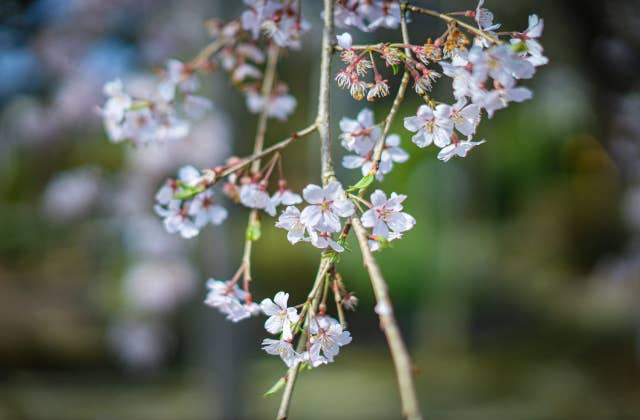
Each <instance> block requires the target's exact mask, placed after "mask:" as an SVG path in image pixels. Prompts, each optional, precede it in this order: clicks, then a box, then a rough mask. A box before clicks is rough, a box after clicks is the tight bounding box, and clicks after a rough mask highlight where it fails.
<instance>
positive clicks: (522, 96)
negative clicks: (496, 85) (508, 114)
mask: <svg viewBox="0 0 640 420" xmlns="http://www.w3.org/2000/svg"><path fill="white" fill-rule="evenodd" d="M532 96H533V94H532V93H531V91H530V90H529V89H527V88H525V87H503V88H500V89H494V90H492V91H490V92H487V95H486V96H485V98H484V100H483V102H482V107H483V108H484V109H486V110H487V114H488V115H489V118H491V117H493V114H494V112H495V111H497V110H499V109H503V108H506V107H507V106H508V105H509V102H524V101H526V100H528V99H531V97H532Z"/></svg>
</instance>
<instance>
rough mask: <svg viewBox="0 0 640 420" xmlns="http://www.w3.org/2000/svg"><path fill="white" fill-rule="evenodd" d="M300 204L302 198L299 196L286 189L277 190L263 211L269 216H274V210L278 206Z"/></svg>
mask: <svg viewBox="0 0 640 420" xmlns="http://www.w3.org/2000/svg"><path fill="white" fill-rule="evenodd" d="M300 203H302V197H300V194H296V193H294V192H293V191H291V190H288V189H286V188H281V189H279V190H278V191H277V192H276V193H275V194H273V195H272V196H271V199H270V200H269V204H268V205H267V206H266V207H265V211H266V212H267V213H268V214H269V215H270V216H275V215H276V208H277V207H278V206H280V205H284V206H292V205H294V204H300Z"/></svg>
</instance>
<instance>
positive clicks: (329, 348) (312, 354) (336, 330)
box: [309, 317, 351, 364]
mask: <svg viewBox="0 0 640 420" xmlns="http://www.w3.org/2000/svg"><path fill="white" fill-rule="evenodd" d="M325 318H328V317H325ZM309 332H310V341H311V348H310V349H309V359H310V360H312V361H313V360H316V361H319V362H320V363H319V364H322V363H324V360H323V359H321V355H320V353H321V352H322V356H323V357H324V359H325V360H326V362H333V358H334V357H335V356H337V355H338V353H339V352H340V347H342V346H346V345H347V344H349V343H351V334H350V333H349V331H343V329H342V326H341V325H340V323H338V322H337V321H335V320H331V321H325V322H323V321H321V320H318V319H317V318H316V319H313V320H312V321H311V323H310V325H309ZM316 364H318V362H316Z"/></svg>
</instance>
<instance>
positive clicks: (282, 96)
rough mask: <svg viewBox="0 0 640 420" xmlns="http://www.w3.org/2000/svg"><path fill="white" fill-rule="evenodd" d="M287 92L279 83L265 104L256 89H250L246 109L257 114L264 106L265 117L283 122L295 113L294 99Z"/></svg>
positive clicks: (295, 101) (295, 103)
mask: <svg viewBox="0 0 640 420" xmlns="http://www.w3.org/2000/svg"><path fill="white" fill-rule="evenodd" d="M287 92H288V88H287V87H286V85H285V84H283V83H281V84H279V85H278V86H276V88H275V89H274V90H273V92H272V93H271V94H270V95H269V98H268V99H267V101H266V102H265V100H264V98H263V96H262V95H261V94H260V92H258V90H257V89H250V90H248V91H247V108H249V111H251V112H253V113H255V114H257V113H259V112H261V111H262V110H263V109H264V107H265V106H266V108H267V115H268V116H269V117H270V118H275V119H277V120H280V121H284V120H286V119H287V118H288V117H289V115H291V114H292V113H293V111H295V109H296V106H297V104H298V101H297V100H296V98H294V97H293V96H291V95H289V94H288V93H287Z"/></svg>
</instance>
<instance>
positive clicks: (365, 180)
mask: <svg viewBox="0 0 640 420" xmlns="http://www.w3.org/2000/svg"><path fill="white" fill-rule="evenodd" d="M372 182H373V175H366V176H364V177H362V179H360V181H358V182H357V183H356V185H353V186H351V187H349V189H348V190H347V191H349V192H351V191H360V190H364V189H365V188H367V187H368V186H369V185H371V183H372Z"/></svg>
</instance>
